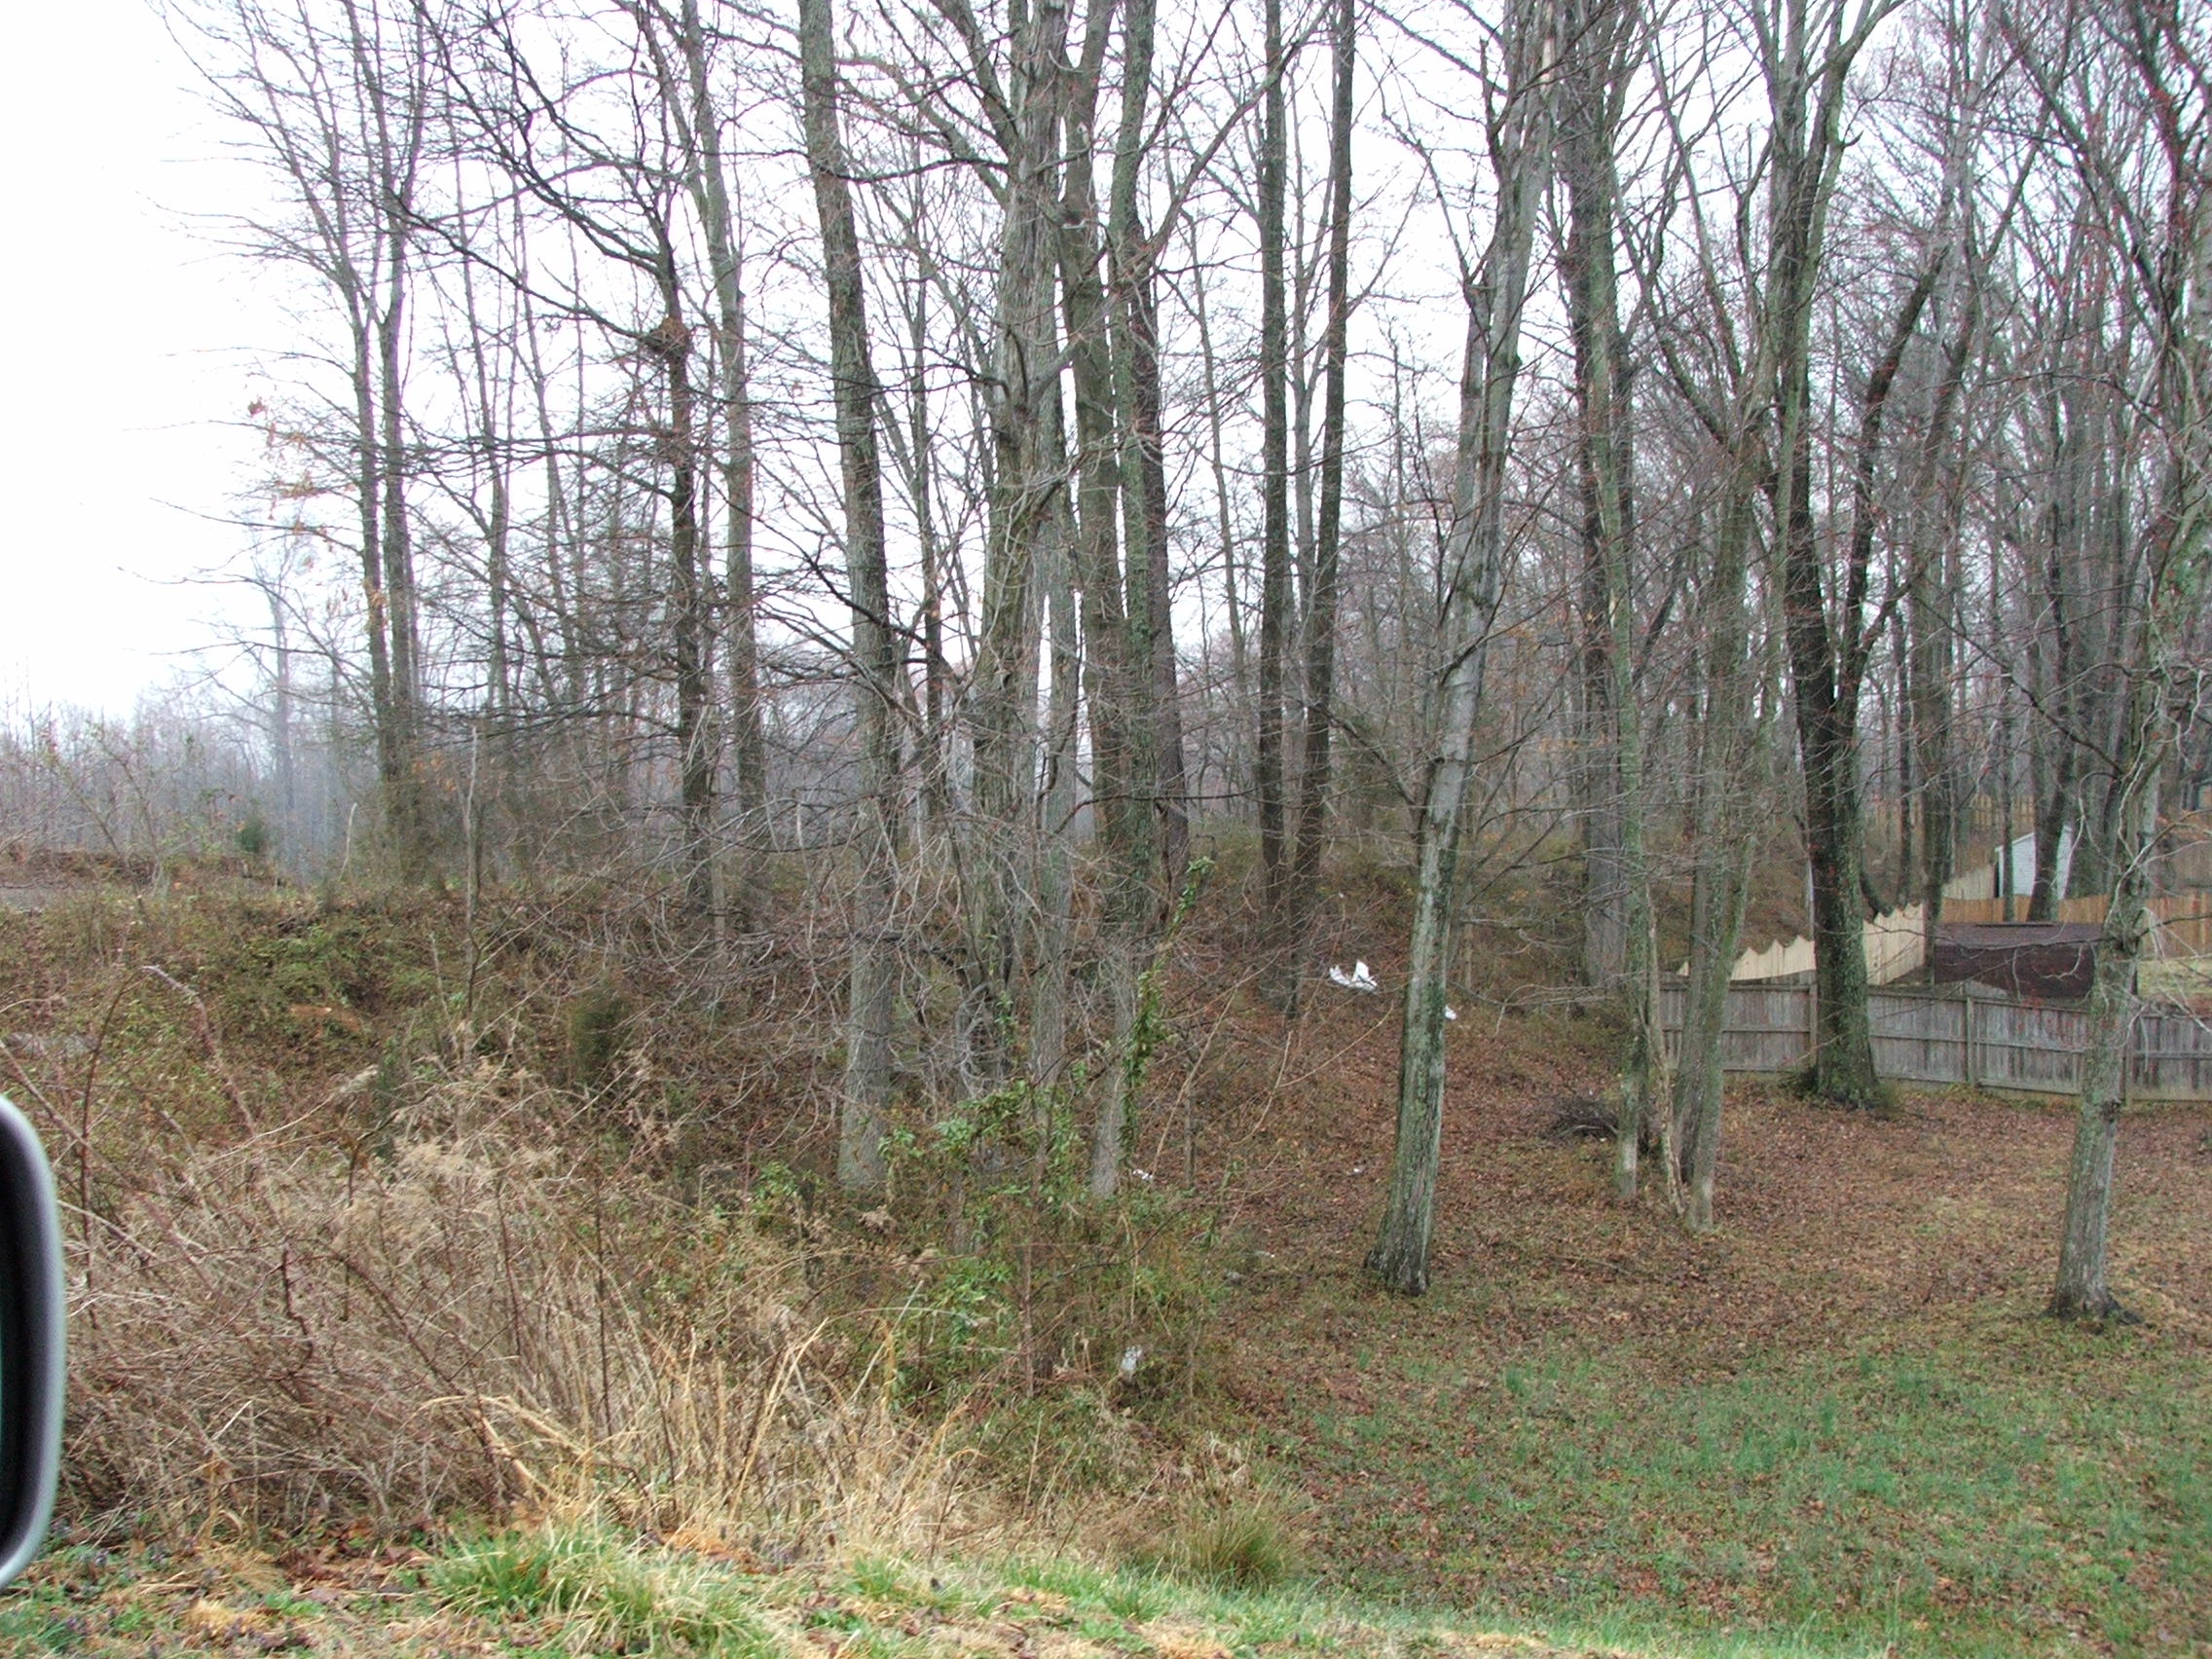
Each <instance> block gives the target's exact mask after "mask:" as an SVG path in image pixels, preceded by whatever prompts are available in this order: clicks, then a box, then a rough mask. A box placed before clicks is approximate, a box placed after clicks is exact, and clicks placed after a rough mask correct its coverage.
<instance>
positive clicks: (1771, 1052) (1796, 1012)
mask: <svg viewBox="0 0 2212 1659" xmlns="http://www.w3.org/2000/svg"><path fill="white" fill-rule="evenodd" d="M1688 996H1689V992H1688V987H1687V986H1686V985H1684V984H1682V983H1681V982H1680V981H1678V980H1677V981H1671V982H1669V983H1667V984H1665V985H1662V986H1661V987H1660V990H1659V1022H1660V1027H1661V1030H1662V1032H1663V1033H1664V1037H1665V1042H1666V1050H1667V1058H1668V1060H1669V1061H1670V1063H1671V1062H1673V1061H1674V1060H1675V1059H1676V1058H1677V1055H1678V1054H1679V1052H1680V1037H1681V1028H1682V1011H1683V1007H1684V1005H1685V1003H1686V1002H1687V1000H1688ZM1866 1002H1867V1014H1868V1016H1869V1017H1870V1018H1871V1020H1872V1022H1873V1027H1874V1067H1875V1070H1876V1071H1878V1072H1879V1073H1880V1074H1881V1075H1882V1076H1883V1077H1885V1078H1887V1079H1890V1080H1891V1081H1893V1082H1898V1083H1936V1084H1943V1083H1963V1084H1972V1085H1975V1086H1978V1087H1981V1088H2010V1089H2020V1090H2023V1091H2026V1092H2030V1093H2036V1094H2079V1093H2080V1092H2081V1091H2082V1051H2083V1047H2084V1046H2085V1044H2086V1043H2087V1040H2088V1017H2087V1015H2085V1014H2083V1012H2082V1011H2081V1010H2080V1009H2074V1008H2046V1007H2041V1006H2038V1005H2036V1004H2033V1003H2022V1002H2011V1001H2009V1000H2005V999H2001V998H1993V997H1988V996H1966V995H1961V994H1960V993H1958V992H1956V991H1943V990H1935V991H1875V992H1872V993H1871V994H1870V995H1869V996H1868V997H1867V999H1866ZM1812 1057H1813V987H1812V986H1810V985H1730V986H1729V987H1728V1011H1727V1015H1726V1018H1725V1020H1724V1021H1723V1023H1722V1026H1721V1035H1720V1064H1721V1068H1722V1069H1723V1070H1725V1071H1732V1072H1787V1071H1794V1070H1796V1069H1797V1068H1799V1067H1801V1066H1804V1065H1806V1064H1808V1063H1809V1062H1810V1061H1811V1059H1812ZM2127 1091H2128V1094H2129V1096H2130V1097H2131V1098H2133V1099H2136V1100H2212V1024H2208V1023H2207V1022H2206V1021H2204V1020H2200V1019H2197V1018H2195V1017H2194V1016H2192V1015H2190V1014H2174V1013H2163V1012H2158V1011H2150V1010H2147V1011H2145V1012H2144V1013H2142V1014H2138V1015H2137V1017H2136V1021H2135V1031H2134V1053H2133V1054H2132V1055H2131V1056H2130V1058H2129V1060H2128V1067H2127Z"/></svg>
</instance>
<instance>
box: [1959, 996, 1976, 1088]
mask: <svg viewBox="0 0 2212 1659" xmlns="http://www.w3.org/2000/svg"><path fill="white" fill-rule="evenodd" d="M1959 1031H1960V1034H1961V1039H1962V1045H1963V1047H1964V1048H1965V1050H1966V1056H1965V1059H1964V1061H1963V1062H1962V1064H1961V1067H1960V1069H1961V1070H1963V1071H1964V1072H1965V1073H1966V1085H1967V1087H1968V1088H1980V1087H1981V1073H1980V1070H1979V1068H1978V1067H1976V1066H1975V1065H1974V1063H1973V1058H1974V1056H1973V993H1972V991H1970V990H1968V989H1966V988H1965V986H1963V985H1962V986H1961V987H1960V988H1959Z"/></svg>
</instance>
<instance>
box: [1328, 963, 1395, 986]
mask: <svg viewBox="0 0 2212 1659" xmlns="http://www.w3.org/2000/svg"><path fill="white" fill-rule="evenodd" d="M1329 983H1330V984H1332V985H1342V986H1343V987H1344V988H1345V989H1346V990H1347V991H1377V990H1381V989H1382V987H1381V986H1380V985H1378V984H1377V983H1376V982H1375V976H1374V975H1373V974H1370V973H1369V972H1368V971H1367V964H1366V963H1364V962H1354V963H1353V964H1352V965H1351V972H1350V973H1348V974H1347V973H1346V972H1345V971H1344V970H1343V969H1342V968H1332V969H1330V970H1329Z"/></svg>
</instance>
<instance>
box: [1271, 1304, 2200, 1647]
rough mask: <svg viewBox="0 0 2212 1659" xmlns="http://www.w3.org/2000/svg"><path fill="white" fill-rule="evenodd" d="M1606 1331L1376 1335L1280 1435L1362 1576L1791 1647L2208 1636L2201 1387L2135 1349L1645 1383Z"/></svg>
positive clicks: (1647, 1365)
mask: <svg viewBox="0 0 2212 1659" xmlns="http://www.w3.org/2000/svg"><path fill="white" fill-rule="evenodd" d="M1653 1358H1654V1356H1652V1355H1649V1354H1647V1353H1643V1352H1641V1351H1637V1350H1636V1349H1633V1348H1631V1349H1626V1350H1624V1349H1617V1348H1616V1349H1612V1350H1593V1349H1591V1348H1589V1347H1588V1346H1583V1345H1579V1344H1572V1343H1565V1342H1562V1343H1556V1344H1548V1345H1540V1346H1536V1347H1534V1348H1532V1349H1531V1350H1530V1351H1529V1352H1527V1353H1526V1354H1525V1355H1524V1356H1523V1357H1522V1358H1520V1359H1518V1360H1516V1361H1513V1362H1509V1363H1506V1364H1504V1365H1502V1366H1496V1367H1493V1366H1490V1365H1487V1364H1477V1365H1474V1366H1468V1365H1465V1364H1461V1363H1456V1362H1455V1361H1454V1360H1453V1359H1451V1358H1449V1357H1447V1356H1445V1355H1441V1354H1437V1353H1434V1352H1430V1351H1413V1352H1408V1351H1400V1352H1397V1353H1394V1354H1390V1355H1376V1356H1374V1357H1373V1358H1372V1360H1371V1363H1372V1366H1373V1368H1374V1370H1373V1383H1374V1402H1375V1403H1374V1404H1373V1405H1372V1406H1371V1407H1370V1408H1369V1409H1366V1410H1359V1411H1342V1412H1339V1411H1330V1412H1323V1413H1321V1414H1319V1415H1318V1416H1317V1417H1316V1419H1315V1420H1314V1422H1313V1425H1312V1431H1311V1433H1310V1435H1309V1437H1307V1438H1305V1439H1304V1440H1303V1441H1302V1442H1299V1443H1296V1444H1287V1443H1286V1444H1285V1446H1284V1448H1283V1451H1284V1453H1285V1455H1286V1456H1288V1457H1289V1458H1290V1459H1291V1460H1292V1461H1293V1462H1294V1463H1296V1464H1297V1465H1298V1466H1299V1467H1301V1468H1302V1469H1304V1470H1306V1471H1308V1472H1309V1477H1317V1482H1316V1484H1317V1486H1318V1488H1319V1490H1320V1491H1322V1492H1324V1493H1326V1494H1327V1495H1326V1497H1325V1498H1324V1499H1323V1501H1322V1502H1321V1503H1320V1505H1319V1510H1318V1514H1317V1517H1316V1525H1317V1528H1318V1530H1319V1531H1320V1533H1321V1535H1322V1537H1323V1539H1324V1541H1325V1548H1326V1550H1327V1553H1328V1555H1329V1557H1330V1559H1331V1560H1332V1561H1333V1562H1334V1563H1335V1564H1336V1568H1337V1572H1338V1575H1339V1576H1340V1577H1341V1578H1342V1579H1344V1580H1345V1581H1346V1582H1348V1583H1352V1584H1357V1585H1359V1586H1361V1587H1362V1588H1364V1589H1367V1590H1369V1591H1372V1592H1381V1591H1392V1592H1396V1593H1398V1594H1401V1595H1405V1596H1409V1597H1428V1596H1444V1597H1447V1598H1449V1599H1451V1600H1453V1601H1455V1602H1457V1603H1461V1604H1467V1605H1471V1606H1472V1607H1474V1608H1476V1609H1478V1610H1484V1611H1495V1612H1503V1613H1511V1614H1518V1615H1521V1616H1524V1617H1533V1618H1536V1619H1538V1620H1543V1619H1545V1618H1547V1617H1548V1618H1551V1619H1554V1620H1555V1621H1559V1620H1561V1616H1562V1615H1564V1616H1565V1617H1564V1621H1563V1622H1566V1623H1569V1624H1574V1625H1593V1624H1595V1625H1599V1626H1605V1625H1610V1626H1612V1627H1613V1628H1616V1629H1620V1630H1640V1629H1641V1630H1642V1631H1644V1632H1646V1633H1649V1632H1651V1631H1654V1630H1666V1629H1675V1630H1680V1631H1683V1632H1685V1633H1694V1632H1698V1631H1704V1632H1707V1633H1717V1632H1720V1631H1724V1630H1727V1629H1731V1628H1733V1629H1735V1630H1738V1631H1752V1630H1755V1631H1759V1632H1763V1633H1767V1634H1770V1635H1778V1636H1779V1635H1788V1636H1792V1637H1795V1638H1798V1639H1802V1640H1804V1641H1807V1642H1808V1644H1810V1645H1812V1646H1813V1647H1814V1648H1815V1649H1816V1650H1833V1651H1836V1652H1864V1651H1868V1650H1869V1649H1870V1647H1872V1646H1874V1645H1876V1644H1894V1645H1895V1647H1896V1648H1897V1649H1898V1650H1899V1651H1901V1652H1930V1653H1936V1652H1941V1653H1956V1654H1976V1655H1979V1654H1987V1655H1990V1656H1992V1659H1995V1656H1997V1655H2010V1654H2021V1653H2029V1652H2065V1651H2071V1650H2075V1649H2078V1648H2081V1647H2084V1646H2085V1647H2091V1648H2109V1649H2111V1650H2114V1651H2120V1652H2128V1653H2134V1652H2144V1653H2184V1652H2203V1651H2206V1650H2207V1649H2208V1648H2212V1590H2208V1588H2207V1587H2208V1586H2212V1380H2208V1377H2207V1372H2206V1368H2205V1366H2204V1365H2203V1363H2202V1361H2201V1359H2200V1358H2199V1357H2198V1356H2197V1355H2195V1354H2194V1353H2191V1352H2186V1351H2179V1350H2177V1349H2175V1348H2174V1347H2173V1346H2171V1345H2167V1344H2162V1343H2160V1342H2158V1341H2157V1339H2155V1338H2154V1339H2149V1340H2146V1339H2144V1338H2143V1337H2141V1336H2139V1335H2137V1334H2135V1333H2128V1332H2122V1333H2118V1334H2115V1335H2111V1336H2103V1337H2100V1336H2089V1335H2081V1334H2076V1333H2070V1332H2066V1331H2062V1330H2056V1329H2051V1328H2046V1327H2044V1326H2041V1325H2039V1324H2025V1325H2008V1326H2005V1327H2001V1328H1993V1329H1991V1330H1990V1331H1988V1332H1987V1333H1985V1335H1984V1340H1982V1341H1978V1342H1972V1341H1970V1342H1960V1343H1954V1344H1950V1345H1947V1346H1941V1347H1935V1348H1924V1347H1919V1346H1903V1347H1899V1348H1894V1349H1887V1350H1885V1349H1882V1348H1876V1347H1869V1348H1867V1349H1865V1350H1863V1351H1860V1352H1843V1353H1831V1352H1822V1353H1816V1354H1812V1355H1806V1356H1802V1357H1794V1358H1793V1357H1791V1356H1788V1355H1786V1354H1783V1353H1780V1352H1777V1351H1773V1350H1764V1351H1752V1352H1750V1353H1748V1354H1747V1355H1746V1356H1744V1357H1743V1358H1742V1359H1741V1360H1740V1361H1737V1362H1736V1363H1734V1364H1732V1365H1731V1366H1729V1367H1728V1368H1726V1369H1725V1370H1724V1371H1721V1372H1718V1373H1715V1374H1707V1375H1690V1376H1679V1377H1669V1376H1668V1375H1667V1370H1668V1367H1667V1365H1666V1363H1664V1361H1663V1360H1662V1362H1661V1363H1657V1364H1654V1363H1653Z"/></svg>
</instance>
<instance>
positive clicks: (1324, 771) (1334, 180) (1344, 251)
mask: <svg viewBox="0 0 2212 1659" xmlns="http://www.w3.org/2000/svg"><path fill="white" fill-rule="evenodd" d="M1358 31H1359V15H1358V10H1357V7H1356V4H1355V0H1336V3H1335V5H1334V6H1332V7H1331V9H1330V45H1331V49H1332V56H1333V59H1334V64H1333V68H1334V75H1333V85H1332V87H1331V99H1330V111H1329V270H1328V285H1329V302H1328V303H1329V313H1328V321H1327V325H1326V327H1325V329H1324V331H1323V334H1322V340H1321V359H1322V379H1323V390H1322V397H1321V510H1320V517H1319V522H1318V524H1317V525H1316V526H1315V532H1314V537H1313V570H1312V575H1311V577H1310V579H1309V582H1308V584H1307V602H1306V676H1305V680H1306V686H1305V689H1306V698H1305V703H1306V710H1305V713H1306V746H1305V750H1306V752H1305V759H1304V762H1303V763H1302V764H1301V765H1300V767H1299V769H1298V839H1297V862H1296V865H1295V866H1294V867H1293V869H1292V872H1291V887H1290V903H1291V906H1292V920H1291V925H1290V937H1289V943H1290V947H1291V950H1292V952H1293V953H1294V954H1293V955H1292V958H1291V961H1290V964H1289V973H1290V976H1291V983H1292V986H1293V990H1294V994H1295V988H1296V986H1297V984H1298V982H1299V980H1300V978H1301V977H1303V976H1304V973H1305V956H1306V951H1307V949H1308V938H1307V936H1308V934H1309V932H1310V931H1311V927H1312V915H1313V909H1314V906H1315V904H1316V903H1318V902H1319V900H1320V896H1321V895H1320V889H1321V873H1322V872H1321V859H1322V852H1323V849H1324V844H1325V837H1326V834H1327V830H1328V815H1329V780H1330V738H1331V735H1332V732H1331V722H1332V721H1333V720H1334V719H1335V718H1336V711H1335V708H1334V705H1333V699H1334V696H1335V689H1336V650H1337V579H1338V577H1337V572H1338V565H1339V558H1340V549H1341V547H1342V544H1343V538H1344V509H1345V366H1346V358H1347V356H1348V354H1349V348H1350V337H1351V124H1352V72H1353V69H1354V67H1355V63H1356V58H1357V55H1358V50H1359V32H1358Z"/></svg>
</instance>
